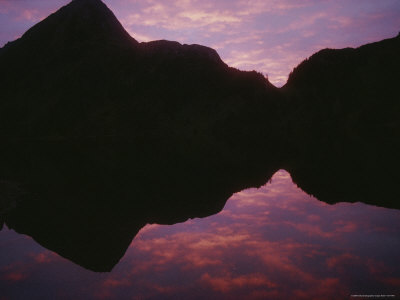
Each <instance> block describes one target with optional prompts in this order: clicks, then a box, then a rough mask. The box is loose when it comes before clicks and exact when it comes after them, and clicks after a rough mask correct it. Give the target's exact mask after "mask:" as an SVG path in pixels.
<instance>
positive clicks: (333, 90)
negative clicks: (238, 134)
mask: <svg viewBox="0 0 400 300" xmlns="http://www.w3.org/2000/svg"><path fill="white" fill-rule="evenodd" d="M399 51H400V36H397V37H395V38H391V39H386V40H383V41H380V42H376V43H372V44H368V45H364V46H361V47H359V48H357V49H353V48H346V49H339V50H336V49H324V50H321V51H319V52H318V53H316V54H314V55H312V56H311V57H310V58H309V59H307V60H305V61H304V62H302V63H301V64H300V65H299V66H298V67H296V68H295V69H294V71H293V72H292V74H290V76H289V79H288V82H287V84H286V85H285V86H284V87H283V89H282V90H283V91H284V92H285V93H286V96H287V97H288V98H289V99H288V104H287V105H288V110H287V111H288V112H289V114H290V115H289V116H288V119H289V120H292V121H291V122H292V124H293V125H292V126H291V127H292V128H293V132H294V134H293V136H292V139H291V140H292V145H293V148H294V150H293V152H294V153H296V155H293V156H292V157H289V158H288V163H287V164H288V166H289V165H290V166H289V167H288V170H289V171H290V173H291V175H292V178H293V179H294V180H295V181H296V182H297V183H298V184H299V186H300V187H301V188H303V189H304V190H306V191H308V192H310V193H311V194H313V195H315V196H316V197H317V198H318V199H321V200H323V201H326V202H330V203H335V202H340V201H349V202H355V201H363V202H367V203H371V204H375V205H383V206H388V207H398V206H399V204H398V199H399V197H400V192H399V191H398V188H397V185H398V182H399V180H400V176H399V175H398V174H399V172H398V170H399V168H400V160H399V159H398V154H397V153H399V151H400V119H399V114H400V102H399V101H398V99H399V89H398V84H397V82H398V80H399V77H400V76H399V75H400V71H399V70H400V58H399V56H398V53H399ZM289 161H291V162H289Z"/></svg>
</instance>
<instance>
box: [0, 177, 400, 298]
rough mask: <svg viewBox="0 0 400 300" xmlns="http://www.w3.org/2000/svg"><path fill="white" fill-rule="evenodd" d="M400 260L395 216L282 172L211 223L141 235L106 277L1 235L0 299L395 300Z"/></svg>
mask: <svg viewBox="0 0 400 300" xmlns="http://www.w3.org/2000/svg"><path fill="white" fill-rule="evenodd" d="M71 222H73V220H71ZM99 250H100V249H99ZM399 253H400V211H399V210H394V209H386V208H380V207H375V206H370V205H365V204H362V203H355V204H350V203H339V204H336V205H328V204H326V203H323V202H320V201H318V200H317V199H315V198H313V197H310V196H308V195H307V194H305V193H304V192H303V191H301V190H300V189H299V188H297V187H296V186H295V185H294V184H293V183H292V181H291V178H290V175H289V174H288V173H287V172H286V171H283V170H281V171H278V172H277V173H276V174H275V175H274V176H273V178H272V179H271V181H270V182H268V183H267V184H266V185H264V186H263V187H261V188H259V189H248V190H245V191H242V192H239V193H236V194H234V195H233V196H232V197H231V198H230V199H229V200H228V202H227V203H226V205H225V208H224V209H223V211H222V212H220V213H219V214H217V215H213V216H210V217H207V218H203V219H192V220H189V221H187V222H185V223H180V224H175V225H172V226H166V225H155V224H153V225H147V226H146V227H144V228H143V229H142V230H141V231H140V232H139V234H138V235H137V236H136V237H135V239H134V240H133V241H132V243H131V245H130V247H129V248H128V250H127V252H126V254H125V256H124V257H123V258H122V260H121V261H120V262H119V264H117V265H116V266H115V267H114V269H113V271H112V272H110V273H95V272H92V271H88V270H86V269H84V268H82V267H80V266H78V265H75V264H73V263H71V262H69V261H68V260H66V259H64V258H62V257H60V256H58V255H57V254H56V253H53V252H51V251H49V250H46V249H45V248H43V247H41V246H40V245H38V244H37V243H36V242H35V241H34V240H33V239H32V238H30V237H28V236H25V235H20V234H17V233H15V232H14V231H12V230H9V229H7V228H6V227H5V228H3V230H2V231H1V232H0V299H205V298H208V299H357V298H358V299H362V298H360V297H354V296H353V297H352V296H351V295H386V297H380V299H385V298H388V299H394V298H398V297H399V296H400V255H399ZM393 295H394V297H393ZM364 298H365V297H364Z"/></svg>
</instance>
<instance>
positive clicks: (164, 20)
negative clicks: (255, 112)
mask: <svg viewBox="0 0 400 300" xmlns="http://www.w3.org/2000/svg"><path fill="white" fill-rule="evenodd" d="M69 2H70V0H18V1H16V0H0V47H2V46H3V45H4V44H5V43H6V42H8V41H11V40H14V39H16V38H18V37H19V36H21V35H22V34H23V33H24V32H25V31H26V30H27V29H28V28H30V27H31V26H32V25H34V24H35V23H37V22H38V21H40V20H41V19H43V18H45V17H46V16H48V15H49V14H50V13H52V12H54V11H56V10H57V9H58V8H60V7H61V6H63V5H65V4H68V3H69ZM103 2H105V3H106V4H107V5H108V7H109V8H110V9H111V10H113V12H114V13H115V15H116V16H117V18H118V19H119V20H120V21H121V23H122V25H123V26H124V27H125V28H126V29H127V31H128V32H129V33H130V34H131V35H132V36H133V37H134V38H135V39H137V40H138V41H141V42H143V41H150V40H157V39H167V40H176V41H178V42H180V43H187V44H194V43H196V44H202V45H205V46H209V47H212V48H214V49H216V50H217V51H218V53H219V54H220V56H221V58H222V59H223V60H224V61H225V62H226V63H227V64H228V65H230V66H233V67H237V68H239V69H242V70H256V71H259V72H262V73H263V74H267V75H268V78H269V80H270V81H271V82H272V83H273V84H275V85H277V86H282V85H283V84H284V83H285V82H286V80H287V76H288V74H289V73H290V71H291V70H292V69H293V68H294V67H295V66H296V65H297V64H299V63H300V62H301V61H302V60H303V59H305V58H307V57H309V56H310V55H312V54H313V53H314V52H316V51H318V50H320V49H322V48H326V47H330V48H343V47H357V46H360V45H362V44H365V43H369V42H374V41H378V40H382V39H385V38H390V37H394V36H396V35H397V34H398V32H399V31H400V1H399V0H164V1H159V0H103Z"/></svg>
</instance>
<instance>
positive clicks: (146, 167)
mask: <svg viewBox="0 0 400 300" xmlns="http://www.w3.org/2000/svg"><path fill="white" fill-rule="evenodd" d="M399 50H400V49H399V37H396V38H394V39H389V40H384V41H381V42H378V43H374V44H370V45H366V46H363V47H360V48H358V49H342V50H332V49H325V50H321V51H320V52H318V53H316V54H315V55H313V56H312V57H310V58H309V59H308V60H306V61H304V62H303V63H301V64H300V65H299V66H298V67H297V68H296V69H295V70H294V71H293V73H292V74H291V75H290V77H289V80H288V83H287V84H286V85H285V86H284V87H283V88H282V89H278V88H276V87H274V86H273V85H272V84H271V83H269V81H268V80H267V79H266V78H264V76H262V75H261V74H260V73H257V72H255V71H253V72H245V71H239V70H237V69H234V68H231V67H229V66H227V65H226V64H225V63H224V62H223V61H222V60H221V58H220V57H219V55H218V54H217V52H216V51H215V50H213V49H211V48H208V47H204V46H201V45H182V44H180V43H178V42H172V41H166V40H161V41H153V42H148V43H138V42H137V41H136V40H135V39H134V38H132V37H131V36H129V34H128V33H127V32H126V31H125V29H124V28H123V27H122V26H121V24H120V23H119V21H118V20H117V19H116V18H115V16H114V14H113V13H112V12H111V11H110V10H109V9H108V8H107V6H106V5H105V4H104V3H102V2H101V1H100V0H74V1H72V2H71V3H70V4H68V5H66V6H65V7H63V8H61V9H60V10H59V11H57V12H56V13H54V14H52V15H50V16H49V17H48V18H46V19H44V20H43V21H41V22H40V23H38V24H37V25H35V26H34V27H32V28H31V29H30V30H28V31H27V32H26V33H25V34H24V35H23V36H22V37H21V38H20V39H18V40H16V41H14V42H10V43H8V44H7V45H6V46H5V47H3V48H2V49H0V69H1V70H2V72H0V90H1V101H0V138H1V139H2V144H1V145H0V166H1V167H0V227H2V226H3V224H6V225H7V226H8V227H9V228H12V229H14V230H16V231H17V232H20V233H25V234H28V235H30V236H32V237H33V238H34V239H35V240H36V241H37V242H39V243H40V244H41V245H43V246H44V247H46V248H48V249H51V250H53V251H56V252H57V253H59V254H60V255H62V256H64V257H66V258H68V259H70V260H71V261H73V262H75V263H77V264H79V265H81V266H83V267H85V268H88V269H91V270H94V271H110V270H111V269H112V268H113V266H114V265H115V264H116V263H117V262H118V261H119V260H120V258H121V257H122V256H123V254H124V253H125V251H126V249H127V247H128V246H129V244H130V242H131V241H132V239H133V238H134V236H135V235H136V233H137V232H138V231H139V230H140V228H142V227H143V226H144V225H145V224H147V223H161V224H173V223H176V222H183V221H185V220H187V219H188V218H194V217H205V216H208V215H211V214H215V213H217V212H219V211H220V210H221V209H222V208H223V206H224V204H225V202H226V200H227V199H228V198H229V197H230V196H231V195H232V194H233V193H234V192H238V191H241V190H243V189H245V188H249V187H254V186H260V185H262V184H264V183H265V182H267V181H268V180H269V179H270V178H271V176H272V175H273V174H274V172H275V171H277V170H278V169H280V168H284V169H286V170H288V171H289V172H290V173H291V175H292V176H293V180H294V181H295V182H296V183H297V184H298V185H299V186H300V187H301V188H302V189H303V190H305V191H306V192H308V193H309V194H313V195H315V196H316V197H317V198H318V199H319V200H321V201H326V202H328V203H336V202H341V201H349V202H356V201H363V202H367V203H371V204H374V205H381V206H386V207H393V208H399V203H398V198H399V196H400V195H399V191H398V190H397V188H396V186H397V182H398V180H399V179H400V178H399V175H397V169H398V167H400V166H399V160H398V158H397V153H399V151H398V150H400V149H399V141H400V139H399V132H400V131H399V119H398V113H399V102H398V101H397V99H398V88H396V84H397V81H398V79H399V73H398V70H399V58H398V56H397V55H396V54H397V53H399Z"/></svg>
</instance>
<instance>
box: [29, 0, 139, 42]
mask: <svg viewBox="0 0 400 300" xmlns="http://www.w3.org/2000/svg"><path fill="white" fill-rule="evenodd" d="M22 38H24V39H27V40H34V41H35V42H39V43H44V44H45V43H46V41H52V43H54V41H60V40H61V39H62V41H60V42H62V43H68V44H71V43H72V44H73V43H77V42H93V41H96V42H100V43H113V44H121V45H134V44H138V42H137V41H136V40H134V39H133V38H132V37H131V36H130V35H129V34H128V33H127V32H126V30H125V29H124V27H123V26H122V25H121V23H120V22H119V21H118V19H117V18H116V17H115V15H114V13H113V12H112V11H111V10H110V9H109V8H108V7H107V5H105V4H104V3H103V2H102V1H101V0H72V1H71V2H70V3H69V4H68V5H66V6H64V7H62V8H60V9H59V10H58V11H56V12H55V13H53V14H51V15H50V16H49V17H47V18H46V19H44V20H43V21H41V22H39V23H38V24H36V25H35V26H33V27H32V28H30V29H29V30H28V31H27V32H26V33H25V34H24V35H23V37H22Z"/></svg>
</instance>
